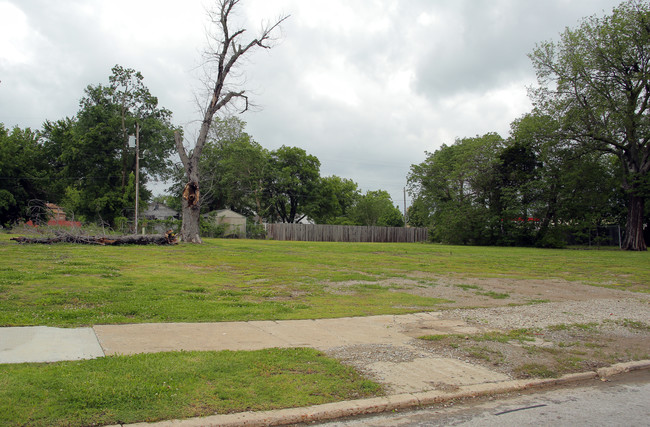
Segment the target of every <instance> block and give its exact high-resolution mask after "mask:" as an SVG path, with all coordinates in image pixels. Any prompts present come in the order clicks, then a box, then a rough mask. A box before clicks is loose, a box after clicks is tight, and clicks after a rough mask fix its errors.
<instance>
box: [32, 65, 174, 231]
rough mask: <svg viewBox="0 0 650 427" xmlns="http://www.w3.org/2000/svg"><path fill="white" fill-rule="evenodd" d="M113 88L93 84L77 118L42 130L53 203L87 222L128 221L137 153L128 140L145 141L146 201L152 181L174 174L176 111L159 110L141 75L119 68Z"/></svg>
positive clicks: (142, 161) (143, 175) (142, 167)
mask: <svg viewBox="0 0 650 427" xmlns="http://www.w3.org/2000/svg"><path fill="white" fill-rule="evenodd" d="M112 71H113V74H112V75H111V76H110V77H109V81H110V84H109V86H104V85H102V84H99V85H96V86H93V85H90V86H88V87H87V88H86V90H85V95H84V97H83V98H82V99H81V101H80V103H79V104H80V109H79V112H78V113H77V115H76V117H75V118H66V119H63V120H58V121H55V122H51V121H47V122H46V123H45V124H44V125H43V137H44V138H43V148H44V150H45V153H46V158H47V160H48V163H49V165H48V166H49V167H48V171H49V173H50V175H51V178H52V179H51V182H50V183H49V184H48V185H47V186H46V187H47V188H48V191H47V193H48V199H49V201H52V202H56V203H60V204H62V205H64V206H65V208H66V210H67V211H68V213H71V214H72V213H74V214H75V215H77V216H82V217H83V218H85V219H87V220H103V221H106V222H108V223H110V224H111V225H112V224H114V221H115V218H117V217H121V216H122V217H124V216H127V214H129V216H130V213H131V212H132V211H133V209H134V208H135V177H133V176H131V175H132V174H133V172H134V171H135V155H136V153H135V150H134V149H132V148H129V145H128V140H129V135H135V134H136V123H137V124H138V127H139V139H140V149H141V151H140V175H139V178H140V184H141V187H142V197H141V200H146V199H147V197H148V196H149V194H150V193H149V192H148V191H147V189H146V188H144V184H146V183H147V181H148V180H149V179H151V178H166V177H167V176H168V175H169V174H170V172H171V166H172V163H171V161H170V155H171V153H172V151H173V148H174V128H173V126H172V125H171V122H170V119H171V112H169V110H166V109H164V108H161V107H159V106H158V100H157V99H156V98H155V97H154V96H152V95H151V94H150V93H149V90H148V89H147V88H146V87H145V86H144V84H143V82H142V79H143V77H142V75H141V74H140V73H138V72H136V71H134V70H132V69H125V68H123V67H121V66H119V65H116V66H115V67H113V69H112Z"/></svg>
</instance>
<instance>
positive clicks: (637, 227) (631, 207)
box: [622, 195, 648, 251]
mask: <svg viewBox="0 0 650 427" xmlns="http://www.w3.org/2000/svg"><path fill="white" fill-rule="evenodd" d="M644 204H645V200H644V199H643V197H639V196H634V195H630V196H629V199H628V203H627V221H626V224H625V239H624V240H623V246H622V247H623V249H625V250H628V251H645V250H647V249H648V247H647V246H646V242H645V239H644V238H643V207H644Z"/></svg>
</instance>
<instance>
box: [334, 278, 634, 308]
mask: <svg viewBox="0 0 650 427" xmlns="http://www.w3.org/2000/svg"><path fill="white" fill-rule="evenodd" d="M360 284H373V285H379V286H384V287H387V288H389V289H391V290H392V291H394V292H406V293H410V294H413V295H419V296H423V297H432V298H442V299H446V300H449V301H452V302H449V303H445V304H444V305H442V306H441V308H468V307H472V308H473V307H503V306H509V305H521V304H531V303H539V302H560V301H587V300H594V299H615V298H628V297H629V296H630V294H631V293H630V292H628V291H623V290H618V289H610V288H603V287H598V286H591V285H585V284H583V283H579V282H569V281H566V280H557V279H553V280H550V279H549V280H539V279H532V280H516V279H507V278H485V279H480V278H465V279H453V278H448V277H427V278H426V279H424V278H423V279H422V280H413V279H400V278H391V279H386V280H382V281H378V282H361V281H349V282H336V283H329V284H328V285H327V288H328V291H329V292H331V293H334V294H346V293H350V292H352V288H353V287H354V286H356V285H360Z"/></svg>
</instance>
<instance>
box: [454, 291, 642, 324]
mask: <svg viewBox="0 0 650 427" xmlns="http://www.w3.org/2000/svg"><path fill="white" fill-rule="evenodd" d="M442 318H447V319H453V318H461V319H463V320H464V321H466V322H467V323H470V324H477V325H481V326H484V327H488V328H497V329H521V328H546V327H548V326H553V325H561V324H575V323H602V322H604V321H607V320H615V321H623V320H631V321H635V322H643V323H646V324H647V323H650V298H648V297H645V296H639V297H634V298H618V299H601V300H590V301H566V302H550V303H541V304H534V305H525V306H516V307H498V308H474V309H452V310H448V311H445V312H443V314H442Z"/></svg>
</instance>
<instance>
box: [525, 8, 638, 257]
mask: <svg viewBox="0 0 650 427" xmlns="http://www.w3.org/2000/svg"><path fill="white" fill-rule="evenodd" d="M530 57H531V59H532V61H533V64H534V66H535V69H536V71H537V76H538V81H539V86H538V87H537V88H536V89H535V90H533V91H532V96H533V100H534V103H535V107H536V108H537V109H538V110H539V111H540V112H542V113H543V114H548V115H549V116H552V117H553V118H554V119H555V120H557V122H558V123H559V124H560V126H559V131H560V133H561V138H563V139H565V140H566V141H571V142H572V143H574V144H576V145H578V146H580V147H582V148H585V149H587V150H590V151H593V152H600V153H610V154H612V155H615V156H616V157H618V159H619V160H620V166H621V168H622V177H623V179H622V185H623V188H624V190H625V191H626V194H627V221H626V227H625V241H624V243H623V247H624V249H629V250H646V249H647V246H646V242H645V241H644V237H643V225H644V205H645V201H646V199H647V198H648V196H649V192H648V180H649V178H648V174H649V173H650V5H649V4H648V3H647V2H645V1H640V0H630V1H627V2H624V3H622V4H621V5H620V6H619V7H617V8H615V9H614V11H613V13H612V14H611V15H609V16H605V17H602V18H600V17H595V16H594V17H590V18H586V19H585V20H584V21H583V22H582V25H580V26H579V27H578V28H576V29H567V30H566V31H565V32H564V33H563V34H562V35H561V38H560V40H559V41H557V42H553V41H549V42H544V43H541V44H540V45H539V46H538V47H537V48H536V49H535V51H534V52H533V53H532V54H531V55H530Z"/></svg>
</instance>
